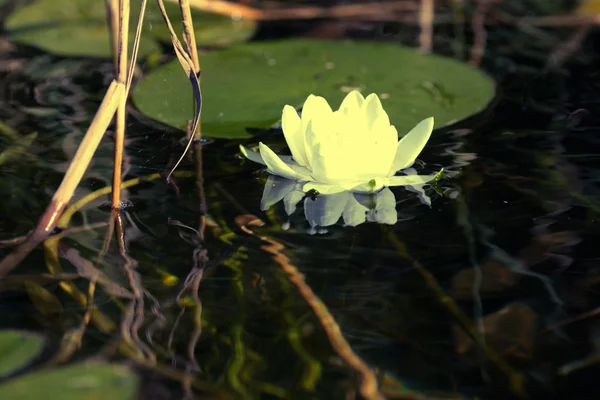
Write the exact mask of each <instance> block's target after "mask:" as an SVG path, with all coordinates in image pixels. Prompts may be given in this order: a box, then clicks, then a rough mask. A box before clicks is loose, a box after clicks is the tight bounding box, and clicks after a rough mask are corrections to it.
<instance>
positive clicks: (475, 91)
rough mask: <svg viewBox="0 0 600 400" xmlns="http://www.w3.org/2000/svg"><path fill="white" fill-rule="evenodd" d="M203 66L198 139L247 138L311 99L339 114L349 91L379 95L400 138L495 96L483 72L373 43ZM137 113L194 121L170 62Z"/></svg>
mask: <svg viewBox="0 0 600 400" xmlns="http://www.w3.org/2000/svg"><path fill="white" fill-rule="evenodd" d="M201 64H202V77H203V80H202V95H203V100H204V102H203V109H202V132H203V133H204V134H206V135H208V136H213V137H221V138H243V137H248V134H247V133H246V131H245V128H247V127H261V128H265V127H268V126H270V125H271V124H273V123H275V122H277V121H278V120H279V118H280V117H281V110H282V109H283V106H284V105H285V104H291V105H294V106H300V105H302V103H303V102H304V100H305V99H306V96H308V95H309V94H311V93H313V94H318V95H321V96H324V97H325V98H326V99H327V100H328V101H329V102H330V104H332V106H333V107H337V105H339V103H340V102H341V100H342V99H343V98H344V96H345V95H346V93H347V92H348V91H350V90H351V89H352V88H360V89H361V90H362V92H363V93H365V94H368V93H372V92H374V93H377V94H379V96H380V97H381V98H382V103H383V106H384V108H385V110H386V111H387V112H388V114H389V116H390V120H391V121H392V124H394V125H395V126H396V128H397V129H398V132H400V134H401V135H403V134H404V133H406V132H408V130H409V129H410V128H412V127H413V126H415V124H416V123H418V122H419V121H421V120H423V119H425V118H427V117H430V116H434V117H435V121H436V127H441V126H444V125H447V124H450V123H452V122H454V121H457V120H460V119H463V118H465V117H467V116H469V115H472V114H474V113H477V112H479V111H481V110H482V109H484V108H485V107H486V106H487V104H488V103H489V101H490V100H491V99H492V98H493V96H494V93H495V88H494V82H493V81H492V79H490V78H489V77H488V76H487V75H485V74H484V73H483V72H481V71H479V70H477V69H474V68H471V67H469V66H467V65H465V64H463V63H460V62H458V61H456V60H452V59H449V58H444V57H440V56H436V55H424V54H420V53H419V52H417V51H415V50H413V49H411V48H407V47H402V46H398V45H393V44H385V43H372V42H336V41H318V40H288V41H280V42H256V43H250V44H245V45H240V46H235V47H233V48H230V49H226V50H223V51H216V52H212V53H209V54H205V55H203V56H202V57H201ZM134 101H135V103H136V105H137V107H138V108H139V109H140V110H141V111H142V112H143V113H145V114H147V115H148V116H150V117H152V118H154V119H156V120H158V121H160V122H163V123H165V124H168V125H171V126H174V127H177V128H179V129H185V127H186V121H187V120H188V119H191V117H192V116H193V110H192V106H193V104H192V92H191V88H190V85H189V81H188V79H187V78H186V76H185V74H183V73H181V67H180V66H179V64H178V63H177V61H173V62H171V63H169V64H166V65H165V66H162V67H160V68H158V69H157V70H156V71H154V72H152V73H150V74H148V75H146V77H145V78H144V79H143V80H142V81H141V82H140V83H139V84H138V85H137V87H136V89H135V91H134Z"/></svg>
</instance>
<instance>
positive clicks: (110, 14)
mask: <svg viewBox="0 0 600 400" xmlns="http://www.w3.org/2000/svg"><path fill="white" fill-rule="evenodd" d="M106 22H107V23H108V28H109V29H108V32H109V34H110V44H111V48H112V56H113V64H114V66H115V76H117V75H118V71H117V65H118V64H119V60H118V54H119V30H118V29H117V28H118V26H119V0H106Z"/></svg>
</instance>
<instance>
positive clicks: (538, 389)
mask: <svg viewBox="0 0 600 400" xmlns="http://www.w3.org/2000/svg"><path fill="white" fill-rule="evenodd" d="M270 34H271V32H270V31H268V30H267V31H266V33H265V32H261V35H263V36H269V35H270ZM376 34H377V32H375V33H373V35H375V36H376ZM363 35H365V33H363ZM386 35H390V34H389V33H386ZM502 35H503V33H502V32H501V31H499V32H498V34H497V35H496V36H494V35H492V40H491V44H490V46H491V50H490V54H489V55H488V59H486V61H485V67H486V68H487V69H488V71H490V72H491V73H492V74H493V75H494V76H495V77H496V78H497V79H498V81H499V83H500V85H499V96H498V98H497V99H496V101H495V102H494V104H492V105H491V106H490V108H489V109H488V110H487V111H485V112H484V113H482V114H481V115H478V116H475V117H473V118H471V119H470V120H468V121H463V122H461V123H460V124H459V125H456V126H453V127H450V128H446V129H442V130H439V131H435V132H434V134H433V136H432V139H431V144H430V145H429V146H428V147H427V148H426V150H425V151H424V152H423V154H421V156H420V157H419V158H420V160H423V162H422V163H421V164H419V165H417V168H423V169H429V170H437V169H439V167H444V168H445V170H446V177H447V179H444V180H442V181H441V182H440V183H439V184H437V185H435V187H427V188H425V189H421V190H416V189H414V190H412V191H411V190H406V189H402V188H394V189H392V194H393V196H392V197H393V200H391V201H392V204H393V206H395V207H396V210H397V220H398V222H397V223H396V224H395V225H393V226H392V225H385V224H377V223H368V222H365V223H362V224H359V225H357V226H356V227H348V226H344V220H345V218H343V219H340V220H339V221H338V222H337V223H334V224H332V225H330V226H327V227H323V226H311V224H310V223H309V221H307V218H306V216H307V215H309V216H310V215H314V213H315V212H317V211H315V209H314V208H315V207H316V206H315V205H314V204H313V203H314V201H315V200H313V199H311V198H307V199H304V200H302V201H301V199H300V198H298V199H297V202H295V203H297V205H296V209H295V210H294V211H293V212H289V211H290V210H289V209H288V210H286V209H285V207H284V204H283V202H277V203H275V204H274V205H273V206H272V207H271V208H270V209H269V210H266V211H263V210H261V198H262V196H263V190H264V184H265V182H266V180H267V175H266V173H265V172H264V171H257V169H256V166H255V165H251V163H248V162H245V161H244V160H242V158H240V157H239V155H238V154H237V143H234V144H232V143H228V142H223V141H215V142H212V143H207V144H205V146H204V149H203V158H204V159H203V165H204V169H203V173H204V190H205V196H206V209H207V210H208V214H207V216H206V218H207V224H206V233H205V237H206V241H205V243H204V244H203V243H202V242H201V241H200V240H199V239H198V229H199V226H200V225H199V219H200V218H199V211H200V206H201V205H200V201H199V199H198V196H197V194H196V182H195V180H194V178H193V175H192V174H191V173H190V172H191V171H193V170H194V169H195V165H194V162H193V160H191V159H188V160H186V164H185V165H184V166H182V167H180V172H181V173H180V175H178V176H176V177H175V179H174V180H173V182H172V183H171V184H170V185H169V184H166V183H165V181H164V180H163V179H160V177H158V176H155V177H154V178H152V180H150V181H145V182H144V181H143V182H140V183H139V184H133V185H132V186H130V187H128V188H127V190H126V193H125V194H124V199H125V200H126V201H128V202H129V204H130V207H128V208H127V210H126V212H125V213H124V214H123V217H122V218H123V221H122V223H123V224H124V226H125V227H126V229H125V234H124V236H123V240H124V241H125V242H126V244H127V247H128V249H129V256H128V257H129V258H127V259H126V260H124V258H123V257H122V256H120V255H119V254H118V251H117V248H116V245H115V244H114V243H110V244H109V245H108V248H106V246H105V235H106V226H96V227H95V228H93V229H92V228H90V227H89V224H94V223H103V222H104V223H105V222H106V221H107V220H108V219H109V218H110V210H109V209H107V208H106V204H107V201H108V197H107V194H104V195H101V196H99V197H97V198H95V199H94V200H92V201H90V202H87V203H86V204H85V205H84V206H83V207H82V208H81V209H80V210H79V211H77V212H76V213H74V214H73V216H72V219H71V221H70V224H69V226H71V227H84V228H85V227H86V226H87V227H88V228H87V229H83V230H81V231H78V232H74V233H72V234H69V232H67V233H66V234H65V236H64V238H63V239H62V240H61V242H60V244H58V245H57V246H56V248H55V249H54V251H55V252H56V255H57V256H58V261H59V262H60V264H61V265H62V267H63V269H64V274H65V276H64V279H65V280H68V281H70V282H73V283H74V285H75V287H77V288H79V289H80V290H81V291H82V292H84V293H85V292H86V291H87V290H88V281H87V279H81V276H82V277H89V276H96V279H97V283H98V286H99V288H98V289H97V291H96V294H95V297H94V302H95V304H96V305H97V306H99V308H100V310H101V311H102V313H103V314H104V316H105V317H106V318H107V319H108V320H110V321H112V323H114V324H119V323H121V324H122V325H123V326H125V328H120V329H125V330H126V331H127V332H126V333H123V332H122V334H125V335H126V336H127V337H128V338H129V339H128V340H130V342H131V344H132V347H133V348H134V349H136V351H138V352H139V353H137V354H136V355H135V357H132V358H136V357H137V358H136V359H139V358H142V359H145V360H149V359H152V358H156V359H157V360H158V361H159V364H164V365H167V366H170V367H171V368H172V369H173V370H176V371H179V374H180V375H181V376H184V375H185V374H186V373H188V374H189V373H192V374H196V375H197V376H200V377H201V380H202V382H210V385H208V384H207V385H206V387H202V385H201V384H199V385H200V387H199V388H200V389H204V390H207V391H208V393H213V394H214V396H215V397H214V398H220V397H218V396H217V394H218V395H219V396H224V397H228V396H229V397H240V398H321V399H342V398H351V397H346V396H351V395H350V394H349V393H353V392H352V391H353V390H354V389H353V388H354V387H355V381H356V379H355V377H354V375H353V374H352V373H350V372H349V371H348V369H347V368H346V366H345V363H344V362H343V361H342V360H341V359H340V358H339V355H338V354H336V352H334V351H333V350H332V347H331V345H330V343H329V341H328V337H327V335H326V332H325V331H324V329H323V327H322V326H321V324H320V323H319V321H318V320H317V319H316V318H315V315H314V314H313V312H312V311H311V309H310V308H309V307H308V306H307V302H306V299H305V298H303V297H302V296H301V295H299V292H298V288H297V287H296V286H294V284H293V283H292V282H290V280H288V276H287V275H286V273H284V272H282V269H281V265H280V264H278V262H277V261H276V260H274V259H273V254H272V253H271V252H269V250H268V248H267V246H266V244H265V242H264V241H262V240H261V239H260V238H259V237H257V236H252V235H248V234H246V233H244V232H243V231H242V230H240V226H239V224H238V223H237V222H236V221H239V217H240V215H249V214H251V215H255V216H258V217H259V218H260V219H262V220H263V221H265V222H266V225H264V226H262V227H259V228H255V230H254V232H256V233H257V234H258V235H267V236H268V237H269V238H271V239H273V240H275V241H277V242H278V243H280V244H281V245H282V246H283V247H284V248H285V254H287V256H288V257H289V259H288V261H287V262H288V263H289V264H291V265H293V266H295V267H296V268H297V270H299V271H301V273H302V274H304V277H305V280H306V282H307V283H308V284H309V285H310V287H311V288H312V290H313V291H314V293H315V294H316V295H318V296H319V297H320V298H321V299H322V301H323V302H324V303H325V304H326V306H327V308H328V309H329V311H330V312H331V314H332V315H333V317H334V318H335V320H336V321H337V323H338V324H339V326H340V327H341V329H342V332H343V335H344V337H345V338H346V339H347V340H348V342H349V344H350V345H351V347H352V349H353V350H354V351H355V352H356V353H357V354H358V355H359V356H360V357H361V358H362V359H363V360H364V361H365V362H366V363H367V364H369V365H371V366H373V367H374V368H376V372H377V374H378V376H379V377H380V378H381V381H382V387H383V389H382V390H383V392H384V393H385V394H386V395H387V396H388V398H476V397H478V398H486V399H487V398H490V399H492V398H509V397H510V396H512V395H511V394H510V393H509V391H507V387H508V386H509V382H508V377H509V376H511V374H514V375H523V376H524V377H525V379H526V382H527V389H526V391H527V392H528V393H529V394H530V397H531V398H535V399H551V398H556V399H560V398H569V399H584V398H589V397H588V396H589V394H590V393H594V392H596V391H597V390H598V387H597V384H596V383H595V382H596V380H595V378H594V376H595V375H597V373H598V366H597V365H596V362H597V360H598V359H599V356H598V355H597V351H599V350H598V343H599V342H598V333H597V332H598V323H597V320H596V319H595V316H596V314H597V313H596V308H597V307H598V300H599V299H598V295H597V288H598V282H599V281H598V278H597V276H598V251H597V248H596V243H597V242H598V239H599V237H598V236H599V233H600V231H599V230H598V222H597V221H598V214H599V211H600V200H599V199H600V196H599V195H600V170H599V169H598V166H597V164H598V163H597V159H598V154H599V153H600V139H599V136H598V132H597V129H598V128H597V127H598V126H599V125H598V122H599V121H598V115H600V114H599V111H600V109H599V103H598V93H599V91H598V89H599V88H598V86H599V85H600V80H599V79H598V75H597V70H598V65H599V63H598V58H597V56H596V55H595V54H594V52H593V49H594V46H595V44H596V43H595V42H596V41H597V40H598V37H597V35H596V34H594V35H592V36H590V37H589V38H588V40H587V41H586V42H585V43H584V44H583V46H584V48H583V50H582V53H584V54H586V55H587V57H585V58H584V59H579V58H575V59H573V60H570V61H568V63H567V64H566V65H565V66H564V67H562V68H560V69H555V70H550V71H547V72H543V71H542V68H543V65H540V63H539V62H538V60H536V59H535V57H534V56H532V55H531V54H523V53H519V50H521V49H520V48H519V46H515V47H516V50H515V53H513V54H508V55H502V54H500V53H498V52H497V51H499V50H498V49H499V48H500V47H501V45H502V44H503V42H502V41H503V40H505V39H504V38H503V36H502ZM496 37H497V38H498V39H497V40H498V43H494V38H496ZM387 38H389V36H385V35H384V39H387ZM3 40H4V39H3ZM514 40H515V41H518V40H522V38H521V39H519V38H516V39H514ZM3 43H4V42H3ZM515 43H517V42H515ZM517 44H519V45H520V44H521V42H518V43H517ZM3 46H10V47H12V45H9V44H8V43H4V44H3ZM494 46H496V47H494ZM2 57H3V59H2V60H1V62H2V63H1V65H3V66H4V67H3V71H2V78H1V82H2V83H1V84H0V86H1V87H0V104H1V107H0V121H2V122H3V123H4V124H6V125H7V126H12V127H16V128H17V129H18V130H19V131H20V132H21V133H29V132H34V131H36V132H38V136H37V138H36V140H34V141H33V142H32V143H31V145H30V147H29V148H28V149H27V152H26V153H27V157H20V158H18V159H15V160H13V161H12V162H11V163H7V164H2V165H0V168H1V169H0V173H1V174H2V179H1V180H0V193H1V195H2V198H3V201H2V202H0V208H1V210H2V211H1V212H2V215H3V216H4V217H3V218H2V220H1V222H0V232H1V239H8V238H11V237H14V236H18V235H24V234H26V233H27V231H28V230H29V229H30V228H31V227H32V226H33V224H34V222H35V221H36V218H37V217H38V216H39V215H40V214H41V213H42V211H43V209H44V207H45V205H46V204H47V202H48V201H49V199H50V197H51V195H52V192H53V190H54V189H55V188H56V186H57V185H58V183H59V182H60V178H61V176H62V175H61V174H62V173H63V172H64V171H65V168H66V166H67V165H68V161H69V159H70V158H71V157H72V155H73V154H74V151H75V149H76V146H77V144H78V143H79V141H80V139H81V137H82V134H83V132H84V131H85V129H86V127H87V125H88V124H89V121H90V119H91V116H92V115H93V112H94V111H95V108H96V107H97V104H98V102H99V99H100V98H101V95H102V90H103V88H104V87H105V85H106V83H107V82H108V79H109V78H110V73H111V68H112V66H111V64H110V63H108V62H98V61H96V60H94V61H90V60H83V59H79V60H78V59H62V58H57V57H53V56H49V55H44V54H40V53H38V52H34V51H31V50H26V49H20V48H11V49H9V50H7V51H6V52H4V55H3V56H2ZM10 63H12V64H10ZM9 64H10V65H11V66H10V67H9V66H8V65H9ZM15 65H17V67H15ZM207 79H209V78H207ZM128 129H129V131H128V132H129V136H128V142H127V156H126V160H125V170H126V172H127V179H132V178H136V177H147V176H149V175H151V174H156V173H163V174H164V173H165V172H167V171H168V167H167V166H168V165H170V164H172V162H173V160H175V159H176V158H177V156H178V155H179V152H180V151H181V147H180V146H178V143H177V141H176V139H177V138H178V137H179V134H178V133H176V132H172V131H169V130H167V129H165V128H164V127H157V126H156V125H154V124H153V123H151V122H149V121H147V120H146V119H144V118H143V117H141V116H138V115H137V114H136V113H135V112H134V113H133V116H131V117H130V118H129V126H128ZM257 135H258V138H256V140H255V141H257V140H258V139H260V140H263V141H265V142H267V143H268V144H273V145H274V146H275V147H277V146H280V147H283V140H282V137H281V135H280V132H277V131H269V132H263V131H260V132H258V133H257ZM1 139H2V140H3V141H6V140H8V139H6V137H4V136H3V137H2V138H1ZM8 145H9V144H8V142H2V146H3V148H7V147H8ZM111 168H112V142H111V141H110V140H105V141H103V143H102V144H101V145H100V148H99V149H98V151H97V153H96V156H95V158H94V160H93V162H92V165H91V168H90V169H89V170H88V172H87V173H86V175H85V178H84V181H83V182H82V184H81V185H80V187H79V188H78V190H77V192H76V195H75V199H74V201H77V200H80V199H84V198H85V197H86V196H89V195H90V194H91V193H93V192H94V191H96V190H99V189H101V188H103V187H105V186H107V185H109V184H110V180H111V178H112V170H111ZM282 197H283V196H282ZM344 204H347V203H344ZM357 204H358V203H357ZM367 208H368V207H367ZM358 210H359V212H360V210H362V209H360V208H359V209H358ZM305 212H306V213H305ZM362 212H365V211H362ZM368 212H371V213H372V212H373V210H370V211H368ZM290 214H291V215H290ZM341 214H342V212H341V211H340V212H339V213H338V214H337V215H338V216H339V215H341ZM365 215H366V214H365ZM312 218H313V221H315V219H314V216H313V217H312ZM365 218H367V219H368V218H369V217H368V216H365ZM334 219H335V218H334ZM371 219H372V220H377V217H376V216H372V217H371ZM320 221H321V222H322V221H323V219H321V220H320ZM346 223H347V221H346ZM319 225H323V224H319ZM3 251H4V250H3ZM49 252H50V253H51V250H49V249H48V248H46V250H45V252H44V249H39V250H38V251H36V252H35V253H33V254H32V255H31V256H30V257H28V258H27V260H26V261H25V262H24V263H23V264H22V265H21V266H20V267H19V269H18V270H17V271H15V272H14V273H13V275H12V276H9V277H7V278H5V279H3V280H2V281H0V308H1V309H2V315H3V318H2V319H1V322H0V326H2V327H5V328H28V329H32V330H38V331H43V332H44V333H46V334H47V335H48V337H50V338H51V340H52V341H53V343H54V345H55V346H56V347H59V346H60V338H61V337H63V335H64V334H65V333H66V332H69V331H70V330H73V329H75V328H77V327H78V326H79V325H80V322H81V311H80V306H79V305H78V304H77V302H76V301H74V300H73V298H72V297H71V296H69V295H68V294H67V293H65V291H63V290H61V287H60V285H59V284H58V282H57V281H56V279H55V278H54V279H53V278H52V277H51V276H49V274H47V272H48V271H47V270H46V265H47V264H48V262H49V261H48V257H49V254H50V253H49ZM99 254H102V257H99ZM124 264H128V265H129V267H130V268H125V267H124ZM98 271H100V273H101V275H98V273H99V272H98ZM74 273H76V274H77V275H75V274H74ZM25 282H28V283H27V284H26V283H25ZM132 282H134V285H133V286H134V287H133V288H132V287H131V284H132ZM136 286H137V288H138V289H139V290H141V291H142V293H141V298H139V297H136V296H137V295H136V294H135V293H134V292H135V291H136V290H135V287H136ZM436 288H437V289H436ZM438 289H442V291H439V290H438ZM444 294H448V295H449V296H450V297H444ZM131 299H134V301H132V302H130V300H131ZM453 306H456V307H455V308H452V307H453ZM131 307H133V309H132V308H131ZM136 307H137V308H136ZM140 309H142V310H143V312H141V313H140V312H139V311H140ZM465 318H466V319H467V320H469V321H470V320H472V321H474V322H473V324H472V326H471V328H472V329H473V332H478V331H479V332H485V335H483V336H480V335H479V336H478V340H477V343H478V344H479V345H478V344H476V343H475V342H474V341H473V340H472V339H471V338H470V337H469V336H468V335H467V334H466V333H465V332H466V331H468V329H466V330H465V325H464V323H465ZM113 339H114V331H111V330H110V329H107V328H106V327H105V328H103V327H102V325H101V324H100V325H98V324H96V325H90V327H89V328H88V329H87V331H86V333H85V336H84V340H83V347H82V349H81V350H80V352H79V353H76V354H77V357H79V358H81V357H83V356H84V355H85V356H94V355H96V356H98V355H103V356H110V355H113V354H115V351H116V350H115V348H114V343H113ZM151 371H152V368H147V369H146V373H145V375H144V388H145V390H146V393H153V395H154V396H157V397H156V398H179V397H182V396H184V395H185V393H186V391H187V390H189V389H188V388H189V387H188V386H186V384H185V383H184V384H183V385H178V384H174V383H173V382H172V381H169V380H166V379H163V378H162V375H155V374H156V371H155V372H151ZM178 380H181V381H184V382H185V379H184V378H181V379H178ZM188 384H189V383H188ZM215 388H218V389H215ZM225 389H226V390H227V391H226V393H228V394H227V395H226V396H225V395H223V394H222V393H221V392H220V391H221V390H223V391H225ZM163 392H164V396H167V397H160V393H163ZM224 393H225V392H224ZM311 393H312V394H311ZM417 395H418V396H422V397H418V396H417ZM148 396H150V395H148ZM168 396H174V397H168ZM411 396H412V397H411ZM148 398H153V397H148ZM209 398H212V397H209Z"/></svg>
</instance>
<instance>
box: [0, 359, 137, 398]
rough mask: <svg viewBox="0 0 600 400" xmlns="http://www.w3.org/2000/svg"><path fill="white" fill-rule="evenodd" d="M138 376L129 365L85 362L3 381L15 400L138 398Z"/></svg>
mask: <svg viewBox="0 0 600 400" xmlns="http://www.w3.org/2000/svg"><path fill="white" fill-rule="evenodd" d="M137 386H138V380H137V377H136V376H135V374H134V373H133V372H131V371H130V370H128V369H127V368H125V367H121V366H115V365H109V364H82V365H73V366H69V367H65V368H59V369H54V370H46V371H41V372H37V373H32V374H27V375H24V376H22V377H19V378H16V379H13V380H10V381H8V382H5V383H3V384H0V393H2V398H4V399H11V400H29V399H60V400H104V399H111V400H129V399H135V398H137V397H136V396H137Z"/></svg>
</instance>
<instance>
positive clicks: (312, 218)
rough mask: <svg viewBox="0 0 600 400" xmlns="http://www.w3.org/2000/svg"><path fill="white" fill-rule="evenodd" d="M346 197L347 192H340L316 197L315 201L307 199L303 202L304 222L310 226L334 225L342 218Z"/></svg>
mask: <svg viewBox="0 0 600 400" xmlns="http://www.w3.org/2000/svg"><path fill="white" fill-rule="evenodd" d="M348 195H349V193H348V192H340V193H337V194H330V195H326V196H317V197H316V198H315V199H312V198H310V197H307V198H306V199H305V200H304V214H305V216H306V220H307V221H308V223H309V224H310V225H311V226H330V225H334V224H335V223H336V222H338V220H339V219H340V217H341V216H342V212H343V211H344V208H345V207H346V202H347V200H348ZM350 195H351V194H350Z"/></svg>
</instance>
